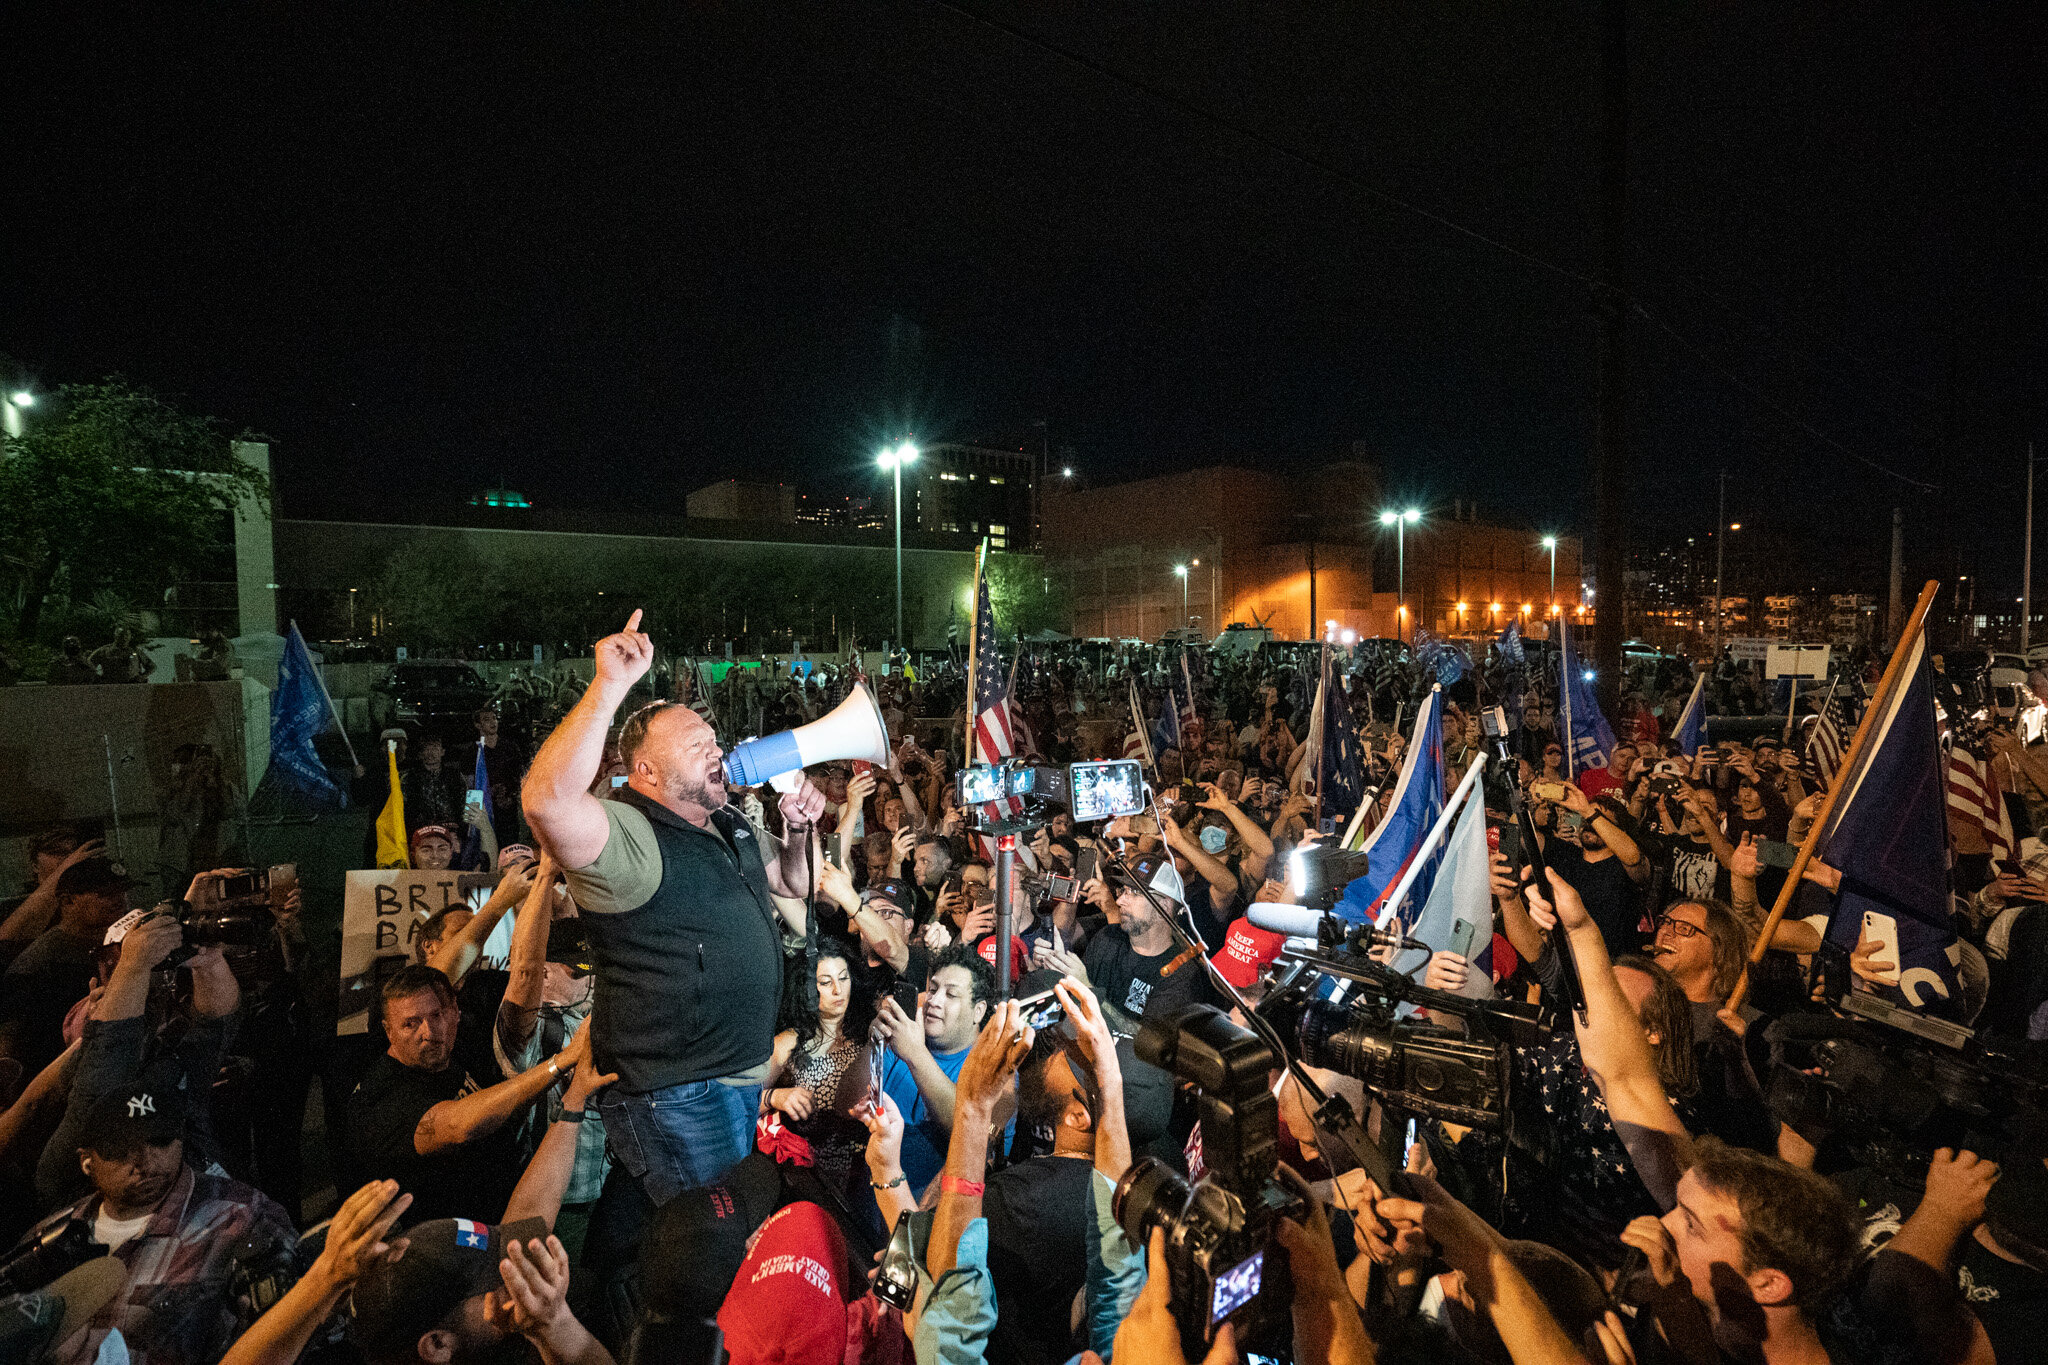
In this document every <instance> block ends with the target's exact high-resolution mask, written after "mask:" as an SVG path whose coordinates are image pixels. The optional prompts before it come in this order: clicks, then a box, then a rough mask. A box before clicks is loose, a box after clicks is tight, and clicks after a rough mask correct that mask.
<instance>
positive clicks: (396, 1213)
mask: <svg viewBox="0 0 2048 1365" xmlns="http://www.w3.org/2000/svg"><path fill="white" fill-rule="evenodd" d="M411 1206H412V1196H411V1195H409V1194H400V1193H399V1192H398V1182H397V1181H396V1180H372V1181H371V1182H370V1183H369V1184H367V1185H365V1186H363V1187H362V1188H361V1189H359V1190H357V1191H356V1192H355V1193H354V1194H352V1195H350V1196H349V1197H348V1198H347V1199H345V1200H343V1201H342V1204H341V1208H340V1209H339V1210H338V1211H337V1212H336V1213H335V1215H334V1221H333V1222H332V1223H330V1224H328V1226H327V1240H326V1242H325V1243H324V1244H323V1245H322V1246H321V1248H320V1254H319V1256H317V1257H316V1258H314V1261H313V1264H312V1266H311V1267H310V1268H309V1269H308V1270H307V1271H306V1277H307V1278H308V1279H310V1280H313V1281H314V1282H315V1283H316V1284H319V1285H320V1286H321V1287H322V1288H323V1289H326V1290H329V1291H336V1290H342V1289H346V1288H348V1287H349V1286H350V1285H353V1284H354V1283H355V1282H356V1281H357V1280H360V1279H361V1278H362V1277H363V1276H364V1275H365V1274H366V1273H368V1271H369V1270H370V1268H371V1267H372V1266H375V1265H379V1264H382V1263H383V1262H385V1261H395V1260H397V1259H398V1258H399V1257H401V1256H403V1255H404V1254H405V1249H406V1247H407V1246H408V1245H410V1243H408V1242H407V1240H406V1239H405V1238H403V1237H391V1238H390V1240H389V1241H386V1240H385V1239H386V1238H387V1237H390V1234H391V1229H392V1227H393V1226H394V1225H395V1224H396V1223H397V1222H398V1220H399V1218H400V1217H401V1216H402V1215H403V1214H404V1213H405V1211H406V1209H408V1208H410V1207H411Z"/></svg>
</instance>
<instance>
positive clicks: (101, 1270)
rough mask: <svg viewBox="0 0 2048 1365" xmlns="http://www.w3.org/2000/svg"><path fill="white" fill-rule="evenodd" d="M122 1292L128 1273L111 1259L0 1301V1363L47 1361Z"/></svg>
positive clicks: (93, 1262) (99, 1259)
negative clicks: (56, 1349)
mask: <svg viewBox="0 0 2048 1365" xmlns="http://www.w3.org/2000/svg"><path fill="white" fill-rule="evenodd" d="M127 1287H128V1267H127V1266H126V1265H124V1264H122V1263H121V1262H120V1261H117V1260H115V1259H114V1258H113V1257H112V1256H99V1257H95V1258H94V1259H92V1260H90V1261H87V1262H86V1263H85V1264H84V1265H81V1266H75V1267H73V1268H72V1269H70V1270H68V1271H66V1272H65V1273H64V1274H62V1275H60V1276H58V1277H57V1278H56V1279H55V1280H53V1281H51V1282H50V1283H49V1284H47V1285H45V1286H43V1287H42V1288H41V1289H38V1290H35V1291H34V1292H33V1293H28V1294H12V1295H9V1296H8V1297H6V1298H0V1361H4V1362H6V1365H33V1362H35V1361H38V1360H43V1359H46V1358H47V1357H48V1356H49V1354H50V1352H51V1351H52V1350H54V1349H55V1348H56V1347H57V1346H59V1345H61V1344H63V1343H64V1342H66V1341H69V1340H70V1339H71V1337H72V1336H73V1335H74V1334H76V1333H78V1332H82V1331H84V1330H85V1326H86V1324H87V1323H89V1322H91V1321H92V1320H93V1319H94V1318H96V1317H98V1316H99V1313H100V1310H101V1309H102V1308H105V1307H106V1306H107V1305H108V1304H110V1303H112V1302H113V1301H114V1300H115V1299H117V1298H119V1297H120V1295H121V1291H122V1290H124V1289H126V1288H127Z"/></svg>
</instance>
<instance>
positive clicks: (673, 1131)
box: [597, 1081, 761, 1206]
mask: <svg viewBox="0 0 2048 1365" xmlns="http://www.w3.org/2000/svg"><path fill="white" fill-rule="evenodd" d="M760 1107H761V1087H760V1086H758V1085H744V1086H732V1085H724V1084H721V1083H720V1082H718V1081H688V1082H685V1083H684V1084H682V1085H671V1086H668V1087H666V1088H665V1089H661V1090H650V1091H648V1092H647V1093H646V1094H644V1095H626V1094H621V1093H619V1092H618V1091H617V1090H616V1089H605V1090H600V1091H598V1092H597V1112H598V1116H599V1117H600V1118H602V1119H603V1120H604V1135H605V1141H606V1142H607V1143H609V1144H610V1146H611V1150H612V1160H614V1161H616V1162H618V1163H619V1164H620V1165H621V1166H623V1167H625V1169H626V1174H628V1175H630V1176H632V1177H633V1179H635V1180H636V1181H638V1182H639V1183H640V1188H641V1189H642V1190H643V1191H645V1192H646V1194H647V1197H648V1198H649V1199H651V1200H653V1201H654V1203H655V1204H656V1205H657V1206H659V1205H662V1204H666V1203H667V1202H668V1201H669V1200H671V1199H673V1198H675V1197H676V1195H677V1194H678V1193H680V1192H681V1191H683V1190H689V1189H695V1188H697V1187H698V1186H700V1185H711V1184H715V1183H717V1182H718V1181H719V1180H720V1179H722V1178H723V1177H724V1176H725V1173H726V1172H727V1171H729V1170H731V1169H732V1168H733V1167H735V1166H737V1165H739V1163H740V1159H741V1158H743V1157H744V1156H746V1154H747V1153H748V1152H751V1151H753V1150H754V1120H755V1119H756V1117H758V1113H757V1111H758V1110H759V1109H760Z"/></svg>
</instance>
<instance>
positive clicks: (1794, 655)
mask: <svg viewBox="0 0 2048 1365" xmlns="http://www.w3.org/2000/svg"><path fill="white" fill-rule="evenodd" d="M1827 675H1828V647H1827V646H1826V645H1777V644H1774V645H1772V646H1771V650H1770V653H1769V654H1768V655H1766V656H1765V658H1764V676H1765V677H1766V678H1825V677H1827Z"/></svg>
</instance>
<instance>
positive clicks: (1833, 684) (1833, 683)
mask: <svg viewBox="0 0 2048 1365" xmlns="http://www.w3.org/2000/svg"><path fill="white" fill-rule="evenodd" d="M1841 685H1842V675H1841V674H1840V673H1836V674H1835V676H1834V677H1832V678H1830V679H1828V694H1827V695H1826V696H1825V697H1822V698H1821V699H1820V710H1818V711H1816V712H1814V716H1815V718H1816V719H1815V723H1816V724H1818V723H1819V722H1821V721H1825V720H1826V719H1827V718H1828V708H1829V707H1830V706H1833V705H1834V704H1835V689H1836V688H1838V687H1840V686H1841ZM1812 742H1813V741H1812V740H1810V739H1809V740H1808V741H1807V744H1808V746H1810V745H1811V744H1812ZM1800 757H1801V758H1804V757H1805V754H1804V752H1803V751H1802V753H1801V754H1800Z"/></svg>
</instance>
